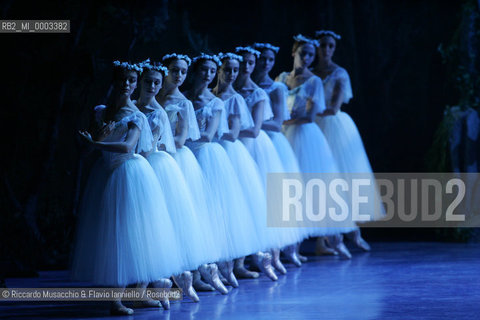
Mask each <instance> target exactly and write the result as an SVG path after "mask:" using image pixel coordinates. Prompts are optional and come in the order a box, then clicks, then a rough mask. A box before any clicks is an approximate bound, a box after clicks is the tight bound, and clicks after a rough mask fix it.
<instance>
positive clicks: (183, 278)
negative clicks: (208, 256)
mask: <svg viewBox="0 0 480 320" xmlns="http://www.w3.org/2000/svg"><path fill="white" fill-rule="evenodd" d="M173 279H174V280H175V282H176V283H177V286H178V287H180V288H181V289H182V290H183V294H184V295H186V296H187V297H188V298H190V300H192V301H193V302H199V301H200V298H198V295H197V293H196V292H195V289H193V286H192V283H193V275H192V273H191V272H190V271H185V272H183V273H182V274H180V275H179V276H178V277H174V278H173Z"/></svg>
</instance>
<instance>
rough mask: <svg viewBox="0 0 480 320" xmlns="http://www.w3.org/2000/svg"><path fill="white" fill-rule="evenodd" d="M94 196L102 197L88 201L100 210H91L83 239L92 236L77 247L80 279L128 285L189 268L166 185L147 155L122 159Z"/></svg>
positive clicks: (87, 215)
mask: <svg viewBox="0 0 480 320" xmlns="http://www.w3.org/2000/svg"><path fill="white" fill-rule="evenodd" d="M94 189H95V188H94ZM91 193H92V191H86V193H85V194H86V195H90V194H91ZM92 200H100V201H99V202H98V203H96V204H95V203H93V202H90V203H89V204H87V205H85V206H84V208H86V209H89V210H95V211H94V212H95V214H92V213H91V212H90V213H86V217H87V221H85V222H83V223H82V224H81V225H82V227H83V228H85V227H86V229H82V230H80V231H79V233H80V237H79V239H80V241H81V240H82V239H86V238H90V239H89V240H88V241H87V242H86V245H85V246H84V247H83V248H82V249H81V250H80V251H78V252H77V253H76V256H75V259H74V261H75V264H74V267H73V270H74V278H75V279H77V280H83V281H89V282H92V283H94V284H97V285H105V286H125V285H128V284H132V283H137V282H151V281H155V280H158V279H160V278H163V277H169V276H170V275H172V274H176V273H179V272H181V271H182V270H184V268H185V266H184V264H183V261H182V259H181V257H180V256H179V252H180V247H179V246H178V243H177V240H176V239H177V238H176V236H175V233H174V232H173V226H172V222H171V221H170V217H169V214H168V211H167V207H166V203H165V200H164V198H163V194H162V189H161V187H160V185H159V184H158V181H157V179H156V176H155V173H154V172H153V169H152V168H151V167H150V165H149V164H148V162H147V161H146V160H145V159H144V158H143V157H141V156H139V155H134V154H132V155H131V158H130V159H129V160H126V161H124V162H122V163H121V164H120V165H118V166H117V167H116V168H115V169H114V170H113V171H112V172H111V173H110V175H109V177H108V179H107V181H106V184H105V188H104V190H103V192H102V193H101V196H100V197H93V198H90V199H88V198H85V199H84V201H92ZM82 214H83V212H82ZM89 219H93V220H89ZM95 220H96V221H95ZM89 226H95V228H93V229H90V228H89ZM88 247H90V248H88Z"/></svg>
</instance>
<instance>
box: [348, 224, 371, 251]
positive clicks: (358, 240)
mask: <svg viewBox="0 0 480 320" xmlns="http://www.w3.org/2000/svg"><path fill="white" fill-rule="evenodd" d="M346 236H347V238H348V239H349V240H351V241H352V242H353V243H354V244H355V245H356V246H357V247H359V248H360V249H362V250H363V251H370V250H371V249H372V248H371V247H370V245H369V244H368V243H367V241H365V240H364V239H363V238H362V234H361V233H360V229H356V230H354V231H352V232H349V233H347V234H346Z"/></svg>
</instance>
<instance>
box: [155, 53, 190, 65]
mask: <svg viewBox="0 0 480 320" xmlns="http://www.w3.org/2000/svg"><path fill="white" fill-rule="evenodd" d="M169 59H178V60H184V61H185V62H186V63H187V66H189V67H190V65H191V64H192V59H190V57H189V56H187V55H185V54H176V53H170V54H166V55H164V56H163V57H162V62H164V61H165V60H169Z"/></svg>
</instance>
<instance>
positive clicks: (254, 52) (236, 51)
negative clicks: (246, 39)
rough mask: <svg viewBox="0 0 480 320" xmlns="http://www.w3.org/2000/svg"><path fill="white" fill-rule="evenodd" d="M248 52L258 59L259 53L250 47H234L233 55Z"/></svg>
mask: <svg viewBox="0 0 480 320" xmlns="http://www.w3.org/2000/svg"><path fill="white" fill-rule="evenodd" d="M240 52H248V53H251V54H253V55H254V56H255V57H257V58H258V57H260V51H258V50H255V49H253V48H252V47H236V48H235V53H240Z"/></svg>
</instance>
